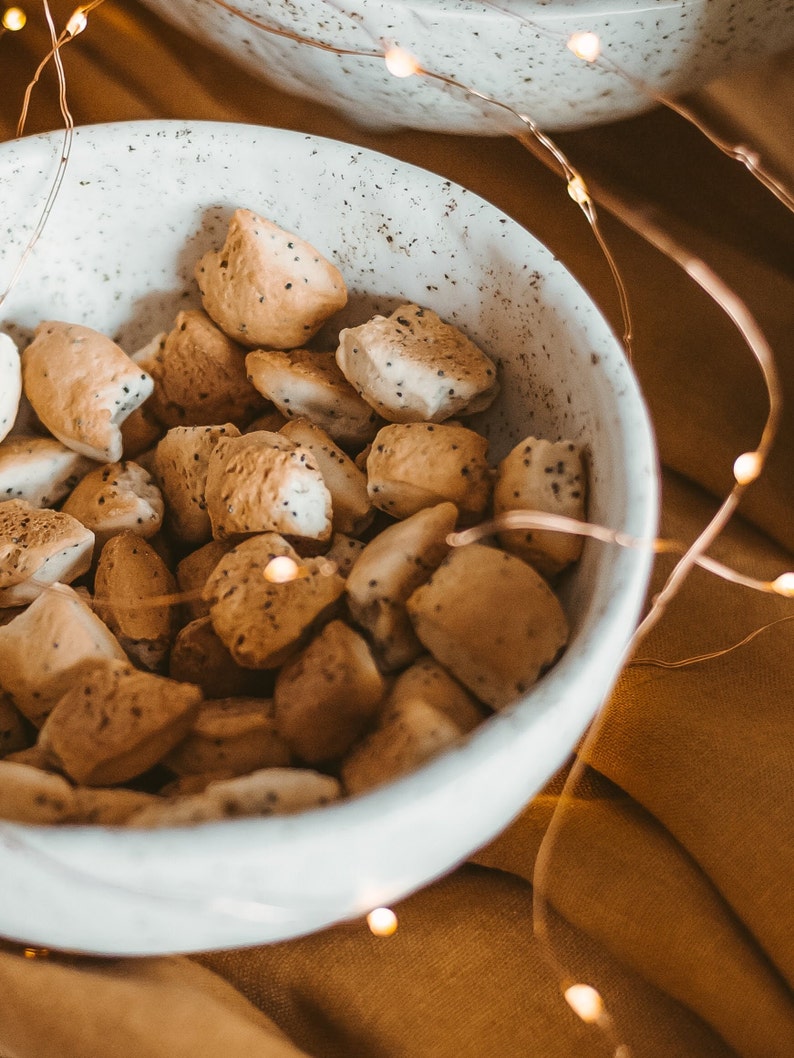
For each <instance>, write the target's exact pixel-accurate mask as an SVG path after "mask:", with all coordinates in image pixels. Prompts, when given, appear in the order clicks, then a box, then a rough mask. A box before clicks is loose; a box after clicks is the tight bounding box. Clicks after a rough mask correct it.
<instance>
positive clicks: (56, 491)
mask: <svg viewBox="0 0 794 1058" xmlns="http://www.w3.org/2000/svg"><path fill="white" fill-rule="evenodd" d="M95 465H96V464H95V463H94V461H93V460H92V459H88V457H87V456H82V455H80V454H79V453H78V452H73V451H72V449H71V448H67V447H66V445H63V444H61V442H60V441H56V440H55V438H54V437H22V436H18V435H15V436H13V437H9V438H8V439H7V440H6V441H4V442H3V443H2V444H0V499H6V500H11V499H14V500H25V501H26V502H27V503H30V504H32V506H34V507H54V506H55V505H56V504H57V503H59V502H60V501H61V500H62V499H63V498H64V496H68V494H69V493H70V492H71V491H72V489H73V488H74V487H75V485H76V484H77V482H78V481H79V480H80V479H81V478H82V477H84V475H85V474H87V473H88V471H89V470H91V468H92V467H94V466H95Z"/></svg>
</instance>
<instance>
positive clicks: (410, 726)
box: [341, 698, 463, 794]
mask: <svg viewBox="0 0 794 1058" xmlns="http://www.w3.org/2000/svg"><path fill="white" fill-rule="evenodd" d="M462 737H463V732H462V731H461V730H460V728H459V727H458V726H457V724H455V722H454V721H453V720H452V719H451V718H450V717H449V716H447V714H446V713H444V712H443V711H442V710H441V709H436V708H435V707H434V706H432V705H429V704H428V703H427V702H424V701H422V700H421V699H419V698H415V699H410V700H408V701H405V702H402V703H400V705H399V706H395V707H393V708H391V709H389V710H388V711H387V712H385V713H384V715H383V717H382V718H381V721H380V723H379V724H378V726H377V727H376V729H375V730H374V731H372V732H371V733H370V734H369V735H367V736H366V737H365V738H364V739H363V740H362V741H361V742H360V743H358V745H356V746H355V747H354V748H353V749H352V750H351V751H350V753H349V754H348V755H347V757H345V759H344V760H343V761H342V766H341V775H342V784H343V786H344V788H345V790H346V791H347V793H349V794H359V793H364V792H366V791H367V790H371V789H373V788H374V787H376V786H382V785H383V783H386V782H391V781H392V780H394V779H398V778H400V777H401V776H403V775H406V774H408V773H409V772H412V771H414V770H415V769H416V768H418V767H419V766H420V765H422V764H424V763H425V762H426V761H428V760H430V758H431V757H435V756H436V755H437V754H439V753H441V752H442V751H443V750H445V749H448V748H449V747H450V746H453V745H455V743H456V742H459V741H460V739H461V738H462Z"/></svg>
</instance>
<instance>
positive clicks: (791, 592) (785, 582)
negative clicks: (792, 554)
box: [772, 571, 794, 599]
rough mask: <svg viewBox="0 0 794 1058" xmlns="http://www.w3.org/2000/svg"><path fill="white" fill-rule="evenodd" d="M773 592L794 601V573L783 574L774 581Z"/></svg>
mask: <svg viewBox="0 0 794 1058" xmlns="http://www.w3.org/2000/svg"><path fill="white" fill-rule="evenodd" d="M772 590H773V591H774V592H776V593H777V594H778V595H785V597H786V598H787V599H794V571H793V572H791V573H781V574H780V576H779V577H777V578H776V579H775V580H773V581H772Z"/></svg>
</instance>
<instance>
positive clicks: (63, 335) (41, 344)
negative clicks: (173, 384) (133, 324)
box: [22, 321, 154, 463]
mask: <svg viewBox="0 0 794 1058" xmlns="http://www.w3.org/2000/svg"><path fill="white" fill-rule="evenodd" d="M22 379H23V384H24V387H25V393H26V394H27V397H28V400H29V401H30V403H31V404H32V405H33V409H34V410H35V412H36V414H37V415H38V417H39V418H40V419H41V421H42V422H43V423H44V425H45V426H46V427H47V429H48V430H49V431H50V433H51V434H53V436H55V437H57V438H58V440H59V441H62V442H63V443H64V444H65V445H66V446H67V447H68V448H72V449H73V450H74V451H75V452H80V453H81V454H82V455H85V456H88V457H89V459H96V460H98V461H99V462H102V463H115V462H116V461H117V460H119V459H121V456H122V451H123V442H122V437H121V429H120V425H121V423H122V422H123V421H124V419H125V418H126V417H127V416H128V415H129V414H130V412H132V411H133V410H134V409H135V408H137V407H139V406H140V405H141V404H143V402H144V401H145V400H146V398H147V397H148V396H150V394H151V392H152V389H153V387H154V382H153V381H152V378H151V375H149V374H147V373H146V372H145V371H143V370H142V369H141V368H140V367H139V366H138V365H137V364H136V363H135V361H134V360H132V358H131V357H129V356H127V354H126V353H125V352H124V351H123V350H122V349H120V348H119V347H118V346H117V345H116V343H115V342H113V341H111V340H110V338H107V337H105V335H104V334H100V333H99V332H98V331H94V330H91V328H90V327H82V326H80V325H79V324H76V323H60V322H55V321H50V322H46V323H40V324H39V326H38V327H37V328H36V331H35V336H34V338H33V341H32V342H31V343H30V345H29V346H28V347H27V348H26V349H25V351H24V352H23V353H22Z"/></svg>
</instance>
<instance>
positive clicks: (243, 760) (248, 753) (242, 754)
mask: <svg viewBox="0 0 794 1058" xmlns="http://www.w3.org/2000/svg"><path fill="white" fill-rule="evenodd" d="M273 713H274V711H273V701H272V699H269V698H220V699H215V700H212V701H205V702H202V704H201V705H200V706H199V711H198V713H197V715H196V719H195V720H194V721H193V724H192V726H191V728H190V731H188V733H187V735H186V736H185V738H184V739H183V740H182V741H181V742H180V743H179V745H178V746H176V747H175V748H174V749H173V750H171V752H170V753H169V754H168V756H167V757H166V758H165V760H164V761H163V763H164V764H165V765H166V766H167V767H168V768H170V769H171V771H173V772H176V774H177V775H205V774H208V773H212V772H215V773H217V774H220V773H225V774H226V775H227V776H229V777H231V776H234V775H245V774H247V773H248V772H252V771H259V770H260V769H261V768H280V767H287V766H288V765H289V764H290V763H291V761H292V754H291V753H290V749H289V746H288V745H287V743H286V742H285V740H284V739H283V738H282V737H281V735H280V734H279V733H278V731H277V729H276V724H275V719H274V715H273Z"/></svg>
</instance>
